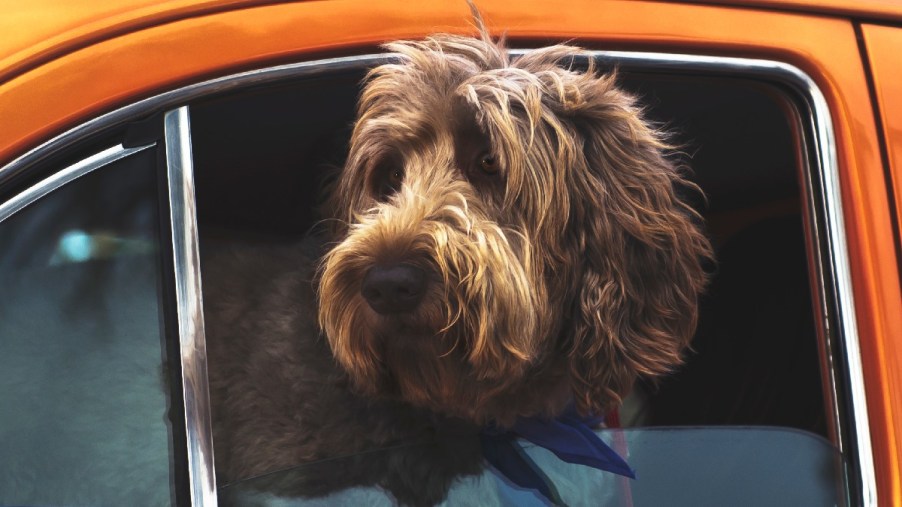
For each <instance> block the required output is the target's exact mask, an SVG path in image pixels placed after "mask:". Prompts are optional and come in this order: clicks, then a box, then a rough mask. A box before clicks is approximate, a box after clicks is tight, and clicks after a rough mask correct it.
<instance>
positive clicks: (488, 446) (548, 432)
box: [481, 407, 636, 504]
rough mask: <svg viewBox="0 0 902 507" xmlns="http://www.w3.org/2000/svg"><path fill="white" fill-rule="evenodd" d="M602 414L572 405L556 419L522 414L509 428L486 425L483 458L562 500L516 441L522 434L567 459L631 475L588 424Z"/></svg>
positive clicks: (595, 422)
mask: <svg viewBox="0 0 902 507" xmlns="http://www.w3.org/2000/svg"><path fill="white" fill-rule="evenodd" d="M602 420H603V418H602V417H591V418H583V417H580V416H579V415H578V414H577V413H576V410H575V409H573V408H572V407H570V408H568V409H567V411H566V412H565V413H564V414H563V415H561V416H559V417H558V418H557V419H551V420H549V419H540V418H538V417H521V418H518V419H517V422H516V423H515V424H514V426H513V427H512V428H510V429H507V430H504V429H499V428H495V427H489V428H486V429H484V430H483V431H482V433H481V440H482V452H483V456H485V459H486V461H488V462H489V464H490V465H492V466H493V467H494V468H495V469H496V470H498V471H499V472H500V473H501V474H502V475H503V476H504V477H505V478H506V479H507V480H509V481H510V482H511V483H513V484H514V485H516V486H518V487H521V488H526V489H531V490H535V491H538V492H539V493H540V494H541V495H542V496H544V497H545V498H546V499H548V500H549V501H551V502H553V503H555V504H562V503H563V502H562V501H561V498H560V495H559V494H558V492H557V490H556V489H555V487H554V485H553V484H552V483H551V481H550V480H549V479H548V477H547V476H545V474H544V473H543V472H542V470H541V469H540V468H539V467H538V466H537V465H536V464H535V462H533V461H532V459H530V457H529V456H527V455H526V453H525V452H524V451H523V448H522V447H520V445H519V444H518V443H517V438H523V439H525V440H528V441H530V442H532V443H534V444H536V445H538V446H540V447H544V448H545V449H548V450H549V451H551V452H552V453H554V454H555V455H556V456H557V457H558V458H560V459H561V460H563V461H566V462H567V463H575V464H579V465H585V466H590V467H592V468H597V469H598V470H606V471H608V472H613V473H615V474H618V475H623V476H626V477H629V478H631V479H635V478H636V474H635V472H634V471H633V469H631V468H630V466H629V465H628V464H627V463H626V461H624V460H623V458H621V457H620V455H618V454H617V453H616V452H615V451H614V449H611V448H610V447H609V446H608V445H607V444H605V443H604V442H603V441H602V440H601V439H600V438H599V437H598V435H596V434H595V432H594V431H592V429H591V428H590V426H597V425H598V424H599V423H600V422H601V421H602Z"/></svg>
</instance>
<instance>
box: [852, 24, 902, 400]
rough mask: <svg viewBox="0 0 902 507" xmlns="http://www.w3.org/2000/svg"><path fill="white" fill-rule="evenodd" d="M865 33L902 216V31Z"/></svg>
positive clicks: (868, 29) (871, 28) (901, 376)
mask: <svg viewBox="0 0 902 507" xmlns="http://www.w3.org/2000/svg"><path fill="white" fill-rule="evenodd" d="M861 32H862V34H863V35H864V41H865V45H866V46H867V49H868V55H869V58H870V63H871V72H872V74H873V78H874V88H875V91H876V93H877V104H878V106H879V107H880V113H881V114H880V121H881V127H882V128H883V134H884V137H885V139H886V148H887V156H888V159H889V160H888V162H889V166H890V169H891V171H892V178H893V181H892V184H893V188H894V190H895V192H894V193H895V198H896V202H895V204H896V210H898V211H900V212H902V81H900V80H899V63H898V62H899V61H900V54H899V52H900V50H902V28H896V27H889V26H879V25H864V26H863V27H862V29H861ZM900 345H902V344H900ZM896 380H897V382H896V383H895V385H897V386H900V388H902V372H897V377H896Z"/></svg>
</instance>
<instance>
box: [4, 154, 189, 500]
mask: <svg viewBox="0 0 902 507" xmlns="http://www.w3.org/2000/svg"><path fill="white" fill-rule="evenodd" d="M159 231H160V225H159V204H158V197H157V173H156V152H155V151H154V150H152V149H151V150H145V151H143V152H140V153H138V154H134V155H131V156H129V157H127V158H124V159H122V160H119V161H117V162H114V163H111V164H109V165H107V166H105V167H102V168H100V169H98V170H96V171H94V172H92V173H90V174H87V175H85V176H83V177H81V178H80V179H77V180H76V181H73V182H71V183H69V184H67V185H65V186H63V187H61V188H60V189H58V190H56V191H54V192H52V193H50V194H48V195H47V196H45V197H44V198H42V199H40V200H38V201H37V202H35V203H33V204H31V205H29V206H28V207H26V208H24V209H23V210H21V211H20V212H18V213H16V214H14V215H12V216H11V217H9V218H8V219H7V220H6V221H4V222H2V223H0V287H2V291H0V351H2V353H0V456H2V458H0V504H3V505H76V504H77V505H130V504H132V505H133V504H134V502H135V501H136V499H140V502H141V503H142V504H146V505H164V504H169V503H170V502H171V496H172V495H171V492H170V483H171V479H170V476H171V465H170V462H171V453H172V451H171V443H170V442H171V436H170V429H169V421H168V416H169V402H170V401H169V397H168V395H167V393H168V392H169V389H168V387H167V382H166V381H165V369H164V366H163V364H164V363H163V358H164V357H165V353H164V352H165V351H164V346H163V327H162V313H161V268H160V264H159V255H158V254H159V252H160V244H159V240H158V237H159Z"/></svg>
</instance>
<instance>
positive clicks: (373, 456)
mask: <svg viewBox="0 0 902 507" xmlns="http://www.w3.org/2000/svg"><path fill="white" fill-rule="evenodd" d="M597 433H598V435H599V436H600V437H601V438H602V440H604V441H605V442H606V443H607V444H609V445H610V446H612V447H613V448H614V449H616V450H617V451H618V452H619V453H620V454H622V455H624V456H625V457H626V458H627V461H628V462H629V464H630V466H632V467H633V468H634V469H635V470H636V473H637V478H636V479H635V480H630V479H626V478H624V477H622V476H619V475H614V474H611V473H608V472H603V471H600V470H596V469H593V468H590V467H586V466H581V465H574V464H570V463H565V462H563V461H561V460H559V459H558V458H557V457H555V456H554V455H553V454H552V453H551V452H550V451H548V450H547V449H544V448H541V447H537V446H534V445H531V444H529V443H526V442H523V444H522V445H523V448H524V449H525V451H526V454H527V455H528V456H529V457H530V458H531V459H532V461H533V462H534V463H535V465H537V467H538V468H539V469H541V471H542V472H543V473H544V474H545V476H546V477H547V478H548V479H549V480H550V481H551V482H552V483H553V484H554V486H555V487H556V489H557V491H558V492H559V493H560V495H561V498H562V500H563V503H564V504H566V505H570V506H596V507H604V506H611V507H615V506H616V507H620V506H633V505H635V506H642V505H654V506H657V505H667V506H674V507H676V506H687V507H688V506H691V507H697V506H701V505H730V506H736V505H750V506H751V505H754V506H759V505H768V506H776V505H787V506H790V505H791V506H812V507H813V506H824V505H847V504H848V499H847V497H846V488H845V486H844V484H845V483H844V475H843V474H844V472H843V470H844V469H843V461H842V457H841V455H840V453H839V451H838V450H837V449H836V448H835V447H834V446H833V445H832V444H831V443H830V442H829V441H827V440H825V439H823V438H821V437H819V436H816V435H813V434H811V433H807V432H804V431H799V430H794V429H788V428H767V427H711V428H702V427H683V428H631V429H626V430H598V431H597ZM388 452H390V450H386V451H385V452H384V453H379V452H371V453H368V456H369V457H367V458H366V459H369V460H371V461H372V464H373V466H379V463H380V460H381V461H382V462H384V461H385V454H386V453H388ZM361 457H362V456H360V455H358V456H354V457H348V458H343V459H345V460H346V461H347V462H348V463H349V464H350V463H351V460H357V461H359V460H360V459H361ZM329 461H330V462H333V463H330V466H333V467H334V466H335V463H334V460H329ZM324 464H325V463H310V464H307V465H304V466H302V467H298V468H295V469H291V470H286V471H282V472H277V473H275V474H268V475H267V476H263V477H259V478H256V479H250V480H247V481H243V482H240V483H236V484H232V485H229V486H227V487H225V488H223V489H222V490H221V491H220V493H219V496H220V499H221V500H222V501H225V502H227V503H229V504H236V505H247V504H250V505H267V506H279V507H287V506H305V507H310V506H328V505H368V506H386V507H388V506H391V505H394V501H393V499H392V498H391V496H389V495H388V494H387V493H385V492H383V491H381V490H379V489H376V488H371V487H362V486H361V487H355V488H349V489H345V490H341V491H337V492H335V493H332V494H331V495H329V496H326V497H319V498H302V497H295V498H287V497H281V496H278V495H276V494H273V493H271V492H267V491H266V488H267V487H269V486H270V485H272V484H285V483H290V482H291V481H292V480H296V479H297V478H300V477H303V476H304V475H305V474H313V473H315V472H314V471H313V468H315V467H320V466H323V465H324ZM442 505H446V506H457V505H474V506H476V505H478V506H517V507H521V506H533V505H535V506H541V505H547V503H546V502H545V501H543V500H542V499H541V498H540V497H538V496H537V495H535V494H534V493H533V492H531V491H525V490H519V489H517V488H516V487H514V486H512V485H511V484H510V483H509V482H508V481H506V480H505V479H504V478H503V477H501V476H499V475H498V474H497V473H494V472H492V471H490V470H486V471H484V472H483V473H482V474H480V475H476V476H469V477H462V478H459V479H458V480H457V481H456V482H455V484H454V485H453V486H452V488H451V491H450V492H449V494H448V497H447V499H446V500H445V501H444V502H443V503H442Z"/></svg>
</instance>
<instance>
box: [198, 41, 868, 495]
mask: <svg viewBox="0 0 902 507" xmlns="http://www.w3.org/2000/svg"><path fill="white" fill-rule="evenodd" d="M600 59H601V60H602V65H603V66H605V65H610V64H616V65H618V66H619V68H620V82H621V84H622V85H623V86H624V87H626V88H627V89H630V90H632V91H634V92H635V93H636V94H638V95H639V96H641V97H643V102H644V104H645V105H646V106H647V107H648V114H649V116H650V117H651V118H652V119H654V120H655V121H657V122H659V123H660V124H662V125H664V126H665V127H666V128H667V130H670V131H672V132H674V133H675V134H676V139H675V140H676V142H677V143H678V145H679V146H680V149H681V151H682V152H683V156H684V157H685V159H686V160H687V162H688V163H689V165H690V166H691V169H692V176H691V179H692V180H693V181H695V182H696V183H697V184H698V185H699V186H700V187H701V188H702V189H703V190H704V193H705V195H706V199H704V200H703V199H698V201H697V202H695V203H694V205H695V206H696V207H697V209H698V210H699V211H700V212H701V213H702V214H703V215H704V216H705V219H706V222H707V228H708V232H709V234H710V236H711V238H712V240H713V242H714V244H715V247H716V249H717V258H718V263H717V266H716V268H715V269H714V274H713V278H712V282H711V286H710V289H709V290H708V292H707V294H706V295H705V297H704V299H703V301H702V310H701V320H700V324H699V327H698V332H697V336H696V338H695V341H694V344H693V350H692V351H691V352H690V353H689V354H688V358H687V363H686V365H685V367H683V368H682V369H680V370H679V371H678V372H676V373H675V374H674V375H672V376H670V377H668V378H664V379H662V380H661V382H660V383H659V384H656V385H640V386H637V389H636V395H635V396H633V397H632V398H631V399H630V400H628V402H627V404H626V406H624V408H623V409H622V411H621V420H622V421H623V426H624V427H625V428H624V429H623V430H622V432H620V431H619V430H618V431H613V430H612V431H611V432H610V433H609V434H606V435H605V437H604V438H607V439H610V440H611V441H612V442H614V441H615V440H616V442H614V443H615V444H616V445H619V448H618V449H619V450H621V451H622V452H623V453H624V454H627V455H628V456H629V457H630V462H631V464H633V465H634V466H635V467H636V468H637V469H638V470H639V474H640V476H642V478H643V480H640V481H636V482H635V483H632V484H628V485H623V484H620V485H618V484H615V483H616V482H617V481H615V480H613V479H603V478H598V477H590V475H591V474H588V475H586V473H584V472H580V471H579V470H576V469H575V468H574V467H572V466H571V467H569V468H566V467H565V468H560V469H555V465H553V464H552V460H553V458H552V459H546V458H547V457H545V458H543V457H542V456H541V454H542V450H535V455H536V456H537V457H536V459H537V460H542V459H546V461H543V463H546V464H548V469H546V470H545V472H547V473H548V475H549V476H554V477H557V478H558V479H559V480H561V481H563V483H565V484H568V486H566V487H564V488H562V490H563V489H567V488H569V490H570V491H569V493H567V495H571V496H569V497H567V498H565V499H566V501H568V502H573V503H575V504H580V503H581V502H584V501H585V500H586V499H587V498H593V499H597V498H606V499H609V500H610V501H611V502H615V501H618V500H617V498H619V497H618V495H623V494H629V495H631V496H632V498H634V499H635V500H636V501H637V502H640V501H641V502H640V503H649V504H660V503H662V502H663V503H667V504H671V505H674V504H681V505H682V504H685V505H696V504H700V503H707V504H712V503H723V504H730V503H734V502H735V501H736V500H737V499H742V500H743V501H746V502H748V501H749V499H750V498H753V499H757V500H754V501H752V503H759V504H770V503H774V502H777V501H781V502H783V503H793V502H794V501H796V500H798V501H799V502H801V503H800V504H805V503H806V502H807V503H810V504H812V505H814V504H823V503H826V504H830V503H836V504H843V503H845V502H846V501H847V498H848V496H847V495H849V494H850V491H854V488H855V487H856V486H855V480H854V478H853V479H852V480H851V481H850V483H848V484H847V483H846V482H845V481H846V476H845V473H846V470H847V469H848V467H854V466H855V461H856V458H855V456H854V453H853V452H849V451H848V450H851V449H853V448H854V439H853V436H852V432H853V431H854V429H853V426H852V424H851V423H848V424H847V422H848V421H850V420H851V415H850V412H849V411H850V408H849V407H850V405H851V403H850V401H849V399H848V396H849V394H848V390H847V389H846V385H847V382H848V378H847V377H846V374H845V373H844V363H843V357H844V351H843V349H842V344H843V340H844V339H845V338H844V337H842V336H839V331H838V329H839V328H838V327H837V326H836V325H835V323H836V321H837V320H838V319H839V318H840V317H839V310H837V307H838V305H839V304H840V303H839V301H840V299H841V295H839V294H837V292H836V291H837V289H836V284H835V283H834V282H832V281H831V280H832V278H833V276H834V275H833V268H832V267H831V266H830V265H828V264H826V263H825V261H824V259H828V258H831V257H832V253H831V252H830V250H829V249H830V245H829V242H828V241H827V240H826V239H825V237H824V235H825V234H826V233H827V231H828V221H827V218H826V215H827V213H828V210H827V209H825V208H826V207H827V206H828V205H830V203H828V202H826V201H825V199H824V198H823V193H824V192H825V190H824V186H825V182H824V180H825V177H824V176H823V174H822V172H823V171H825V170H827V169H826V168H824V167H823V165H822V164H821V160H822V155H821V152H819V151H818V150H822V149H824V147H823V146H821V145H819V137H818V136H819V135H820V133H819V132H817V130H816V129H817V123H816V121H815V120H814V119H813V115H814V114H815V112H814V111H813V109H812V106H811V103H810V101H808V100H807V99H806V97H805V94H804V90H802V89H800V87H799V86H798V82H797V81H796V77H794V76H793V75H791V73H789V72H785V71H778V70H774V69H771V68H767V69H764V68H760V69H755V68H754V66H752V68H753V70H752V71H749V70H748V67H747V68H746V69H745V70H741V69H740V70H737V67H738V66H737V65H736V62H731V61H728V60H725V59H723V60H718V59H710V60H706V59H698V60H691V59H689V61H688V63H687V61H682V64H681V63H680V62H679V61H676V60H674V61H671V60H670V59H669V58H668V56H667V55H632V56H630V55H627V56H626V57H624V56H623V55H619V56H618V55H600ZM374 61H376V60H375V59H374V58H365V57H363V58H359V59H357V60H356V63H355V61H354V60H353V59H352V60H348V61H345V62H344V64H343V65H339V66H333V67H331V68H330V67H328V66H326V65H324V66H323V67H322V68H320V69H318V70H316V71H315V72H310V68H315V65H314V66H313V67H307V68H306V71H304V70H301V71H299V72H298V73H297V74H298V75H297V76H295V77H293V78H291V79H281V80H278V82H276V83H267V84H260V83H259V82H257V83H255V84H254V85H253V86H248V87H245V88H242V89H239V90H235V91H232V92H229V93H223V94H218V95H215V96H209V97H205V98H203V99H201V100H198V101H196V102H194V103H192V105H191V115H192V122H193V132H192V135H193V141H194V156H195V161H196V166H197V172H196V177H197V180H196V182H197V191H198V221H199V226H200V232H201V237H202V244H201V246H202V248H207V249H215V248H217V246H216V245H218V244H219V242H220V240H221V239H223V238H229V237H231V238H232V239H233V240H234V239H240V241H252V242H270V243H275V244H279V243H286V242H293V241H297V240H298V238H299V237H301V236H302V235H303V234H305V232H307V231H308V230H309V229H310V228H311V227H312V226H313V225H314V224H315V222H316V220H317V213H316V206H317V205H318V203H319V202H320V200H321V198H322V193H321V191H320V189H321V188H322V183H323V180H324V179H325V178H327V177H328V175H329V172H330V169H329V168H330V167H336V166H340V165H341V163H342V155H343V151H344V150H345V149H346V141H347V137H348V135H349V127H350V125H351V123H352V121H353V114H354V107H355V102H356V97H357V94H358V92H359V88H360V83H361V80H362V79H363V77H364V75H365V71H366V69H367V68H368V67H369V66H370V65H372V64H373V62H374ZM305 74H307V75H305ZM830 227H833V225H832V224H830ZM208 318H209V316H208ZM828 330H830V331H829V333H828ZM618 442H619V443H618ZM839 449H847V451H846V452H845V453H841V452H840V451H839ZM528 452H530V453H531V452H533V451H528ZM304 466H307V467H316V466H318V465H317V463H311V464H307V465H304ZM825 470H826V471H827V472H825ZM581 474H582V475H581ZM573 477H581V479H573ZM715 477H721V478H722V480H720V479H715ZM267 480H268V479H267ZM481 480H482V479H477V480H466V481H463V482H462V483H461V484H462V485H461V486H460V487H459V488H458V489H457V490H455V489H452V498H453V495H455V494H458V495H461V496H460V497H458V498H460V499H466V498H470V499H472V498H479V499H480V502H489V503H491V502H492V500H491V499H492V498H495V499H496V500H497V501H498V502H501V503H503V502H504V500H503V498H501V497H499V496H497V495H496V496H492V495H493V493H487V490H485V489H484V488H486V487H487V486H486V484H485V482H484V481H483V482H480V481H481ZM567 481H575V482H576V483H579V486H574V483H573V482H567ZM263 482H265V481H261V480H258V481H257V482H256V483H255V481H253V480H252V481H249V482H247V483H244V484H232V485H228V486H227V487H226V488H225V489H224V490H223V491H222V494H224V495H226V496H227V497H229V498H241V499H246V497H245V496H243V495H252V496H253V495H254V494H255V493H253V491H255V484H257V485H259V484H262V483H263ZM587 484H594V485H595V486H592V487H589V488H588V489H581V488H582V487H583V486H585V485H587ZM600 484H601V485H602V486H599V485H600ZM712 484H725V486H723V487H720V486H718V487H716V488H715V487H711V485H712ZM595 487H598V488H600V489H594V488H595ZM480 488H483V489H480ZM605 488H607V489H605ZM618 488H619V489H618ZM849 488H851V489H849ZM489 489H491V488H489ZM627 490H629V493H627ZM613 491H618V492H619V493H612V492H613ZM675 491H681V492H682V491H685V492H686V495H685V496H681V495H680V494H675V493H674V492H675ZM372 494H373V493H372V492H371V491H365V492H361V491H351V492H348V493H347V495H350V496H343V497H336V498H335V499H341V500H343V501H349V502H354V501H364V500H365V499H370V498H371V497H370V496H368V495H372ZM562 494H563V493H562ZM354 495H357V496H354ZM360 495H363V496H360ZM699 495H703V496H699ZM565 496H566V495H565ZM264 497H265V495H264ZM367 501H369V500H367Z"/></svg>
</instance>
